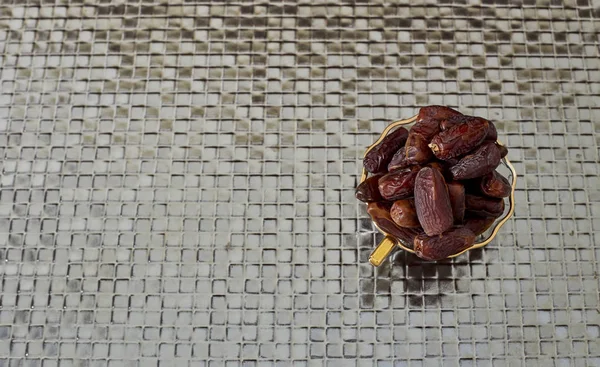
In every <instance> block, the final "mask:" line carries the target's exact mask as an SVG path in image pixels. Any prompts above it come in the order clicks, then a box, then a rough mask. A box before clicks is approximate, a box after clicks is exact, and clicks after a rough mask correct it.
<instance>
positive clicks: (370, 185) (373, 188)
mask: <svg viewBox="0 0 600 367" xmlns="http://www.w3.org/2000/svg"><path fill="white" fill-rule="evenodd" d="M381 176H383V175H376V176H372V177H369V178H367V179H366V180H364V181H363V182H362V183H361V184H360V185H358V187H357V188H356V191H355V193H354V196H356V198H357V199H358V200H360V201H362V202H363V203H370V202H372V201H382V200H383V197H382V196H381V194H380V193H379V179H380V178H381Z"/></svg>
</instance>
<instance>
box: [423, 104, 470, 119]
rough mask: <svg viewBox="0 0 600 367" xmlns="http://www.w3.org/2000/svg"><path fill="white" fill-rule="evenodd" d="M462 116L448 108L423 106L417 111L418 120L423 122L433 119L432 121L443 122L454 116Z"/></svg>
mask: <svg viewBox="0 0 600 367" xmlns="http://www.w3.org/2000/svg"><path fill="white" fill-rule="evenodd" d="M462 115H463V114H462V113H460V112H458V111H456V110H453V109H452V108H450V107H446V106H436V105H432V106H425V107H421V109H420V110H419V116H418V118H417V119H418V120H424V119H426V118H430V119H434V120H445V119H449V118H452V117H456V116H462Z"/></svg>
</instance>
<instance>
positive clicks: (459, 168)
mask: <svg viewBox="0 0 600 367" xmlns="http://www.w3.org/2000/svg"><path fill="white" fill-rule="evenodd" d="M500 159H501V158H500V151H499V150H498V148H497V147H496V144H494V143H493V142H490V141H488V142H485V143H483V144H481V146H480V147H478V148H477V149H476V150H475V151H474V152H473V153H471V154H468V155H466V156H464V157H463V158H462V159H461V160H460V161H459V162H458V163H457V164H455V165H454V166H452V167H451V168H450V172H451V173H452V177H454V179H455V180H467V179H470V178H476V177H480V176H483V175H485V174H486V173H490V172H492V171H493V170H495V169H496V167H498V165H499V164H500Z"/></svg>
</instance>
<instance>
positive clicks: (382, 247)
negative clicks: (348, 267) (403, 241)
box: [369, 236, 396, 266]
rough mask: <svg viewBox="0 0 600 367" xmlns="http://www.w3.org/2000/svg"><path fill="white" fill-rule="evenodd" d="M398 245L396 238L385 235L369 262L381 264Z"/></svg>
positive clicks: (374, 264)
mask: <svg viewBox="0 0 600 367" xmlns="http://www.w3.org/2000/svg"><path fill="white" fill-rule="evenodd" d="M395 247H396V240H395V239H393V238H392V237H390V236H385V237H384V238H383V240H381V242H379V244H378V245H377V247H375V250H373V252H371V256H369V262H370V263H371V264H372V265H373V266H379V265H381V263H382V262H383V260H385V259H387V257H388V256H390V254H391V253H392V251H393V250H394V248H395Z"/></svg>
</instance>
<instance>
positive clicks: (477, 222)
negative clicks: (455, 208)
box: [465, 216, 496, 236]
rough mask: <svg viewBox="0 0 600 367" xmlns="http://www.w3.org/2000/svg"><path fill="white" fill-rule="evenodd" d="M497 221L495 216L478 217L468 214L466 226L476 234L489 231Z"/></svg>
mask: <svg viewBox="0 0 600 367" xmlns="http://www.w3.org/2000/svg"><path fill="white" fill-rule="evenodd" d="M495 221H496V218H495V217H476V216H468V217H467V218H465V227H467V228H469V229H470V230H471V231H472V232H473V233H475V236H479V235H480V234H482V233H484V232H485V231H487V230H488V229H489V228H490V227H491V226H492V224H494V222H495Z"/></svg>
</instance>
